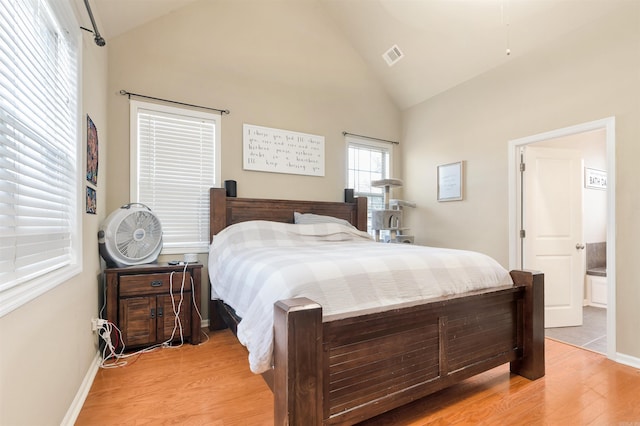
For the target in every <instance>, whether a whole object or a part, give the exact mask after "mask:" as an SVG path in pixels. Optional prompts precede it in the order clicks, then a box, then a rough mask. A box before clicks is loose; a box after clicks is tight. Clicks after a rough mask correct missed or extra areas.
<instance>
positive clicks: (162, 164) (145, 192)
mask: <svg viewBox="0 0 640 426" xmlns="http://www.w3.org/2000/svg"><path fill="white" fill-rule="evenodd" d="M132 108H134V110H135V111H136V113H135V114H136V122H137V136H136V137H137V153H136V154H135V157H136V158H133V157H132V159H133V160H135V161H136V163H137V167H136V169H137V173H136V174H135V175H136V183H135V188H134V191H133V192H134V195H135V196H136V197H137V199H136V201H137V202H140V203H143V204H146V205H147V206H148V207H149V208H151V210H152V211H153V212H154V213H155V214H156V215H157V216H158V218H159V220H160V223H161V224H162V232H163V253H180V252H183V253H184V252H188V251H195V252H203V251H206V250H207V247H208V245H209V188H211V187H212V186H214V184H215V182H216V168H217V167H216V160H217V161H219V158H218V159H216V145H217V144H216V132H219V124H218V122H217V120H216V118H217V116H215V115H213V114H206V113H200V112H196V111H190V110H186V109H180V108H173V107H165V106H162V107H161V106H159V105H153V104H148V103H143V102H135V101H132Z"/></svg>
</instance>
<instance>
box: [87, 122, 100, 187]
mask: <svg viewBox="0 0 640 426" xmlns="http://www.w3.org/2000/svg"><path fill="white" fill-rule="evenodd" d="M87 180H88V181H89V182H91V183H92V184H94V185H98V129H96V125H95V124H93V121H92V120H91V117H89V114H87Z"/></svg>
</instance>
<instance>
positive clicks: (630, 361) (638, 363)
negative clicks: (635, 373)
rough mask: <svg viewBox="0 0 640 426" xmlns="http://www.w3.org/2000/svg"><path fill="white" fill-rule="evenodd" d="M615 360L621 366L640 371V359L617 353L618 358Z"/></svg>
mask: <svg viewBox="0 0 640 426" xmlns="http://www.w3.org/2000/svg"><path fill="white" fill-rule="evenodd" d="M613 360H614V361H615V362H618V363H620V364H624V365H628V366H629V367H633V368H637V369H639V370H640V358H636V357H634V356H631V355H626V354H621V353H620V352H616V357H615V358H614V359H613Z"/></svg>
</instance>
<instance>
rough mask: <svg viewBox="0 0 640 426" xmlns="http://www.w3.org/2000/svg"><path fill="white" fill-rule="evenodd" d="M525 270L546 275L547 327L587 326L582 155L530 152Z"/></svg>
mask: <svg viewBox="0 0 640 426" xmlns="http://www.w3.org/2000/svg"><path fill="white" fill-rule="evenodd" d="M524 162H525V168H524V170H525V171H524V175H523V176H524V177H523V182H524V196H523V197H524V215H523V216H524V217H523V223H524V227H523V229H524V230H525V238H524V244H523V250H524V256H523V259H524V268H526V269H535V270H540V271H542V272H544V280H545V287H544V291H545V295H544V300H545V327H567V326H577V325H582V303H583V300H584V295H583V292H584V271H585V269H584V262H585V261H584V242H583V240H582V154H581V152H580V151H577V150H570V149H553V148H542V147H533V146H527V147H525V153H524Z"/></svg>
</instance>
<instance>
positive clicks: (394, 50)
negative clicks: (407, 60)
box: [382, 44, 404, 67]
mask: <svg viewBox="0 0 640 426" xmlns="http://www.w3.org/2000/svg"><path fill="white" fill-rule="evenodd" d="M382 57H383V58H384V60H385V61H386V62H387V65H389V66H390V67H392V66H394V65H395V64H396V62H398V61H399V60H400V59H402V58H404V53H402V51H401V50H400V48H399V47H398V45H397V44H394V45H393V46H391V49H389V50H387V51H386V52H384V53H383V54H382Z"/></svg>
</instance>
